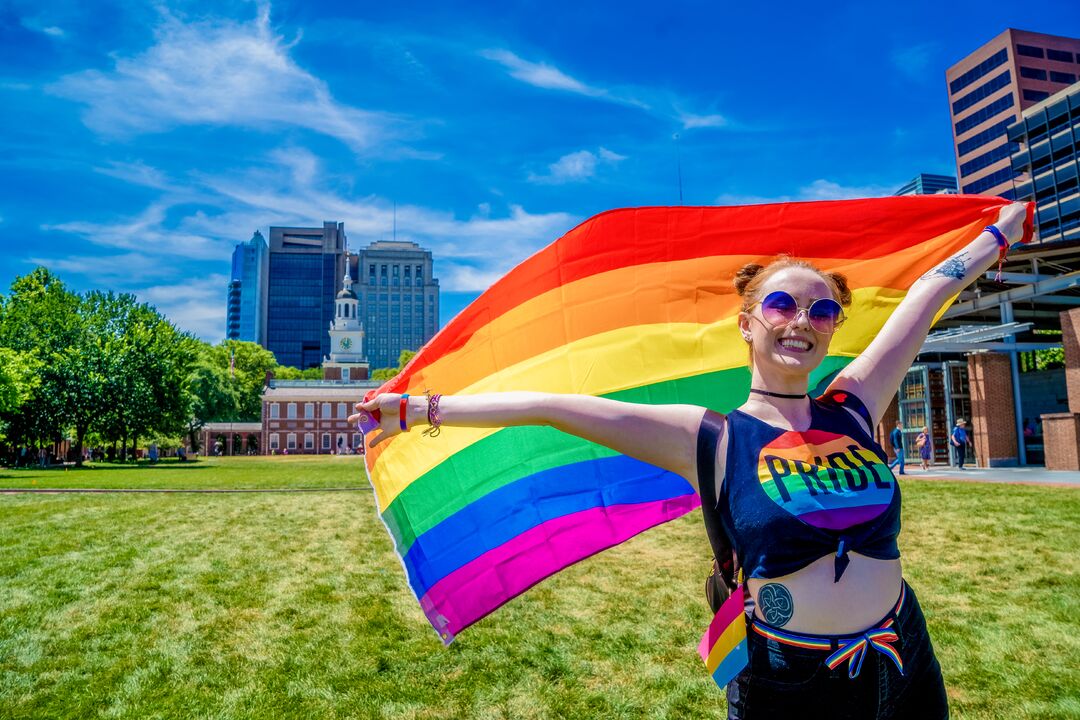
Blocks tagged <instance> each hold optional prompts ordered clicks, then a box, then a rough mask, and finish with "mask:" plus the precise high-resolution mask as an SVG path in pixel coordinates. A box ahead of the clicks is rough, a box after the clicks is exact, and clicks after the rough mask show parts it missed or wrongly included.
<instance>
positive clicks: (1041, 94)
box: [1024, 90, 1050, 102]
mask: <svg viewBox="0 0 1080 720" xmlns="http://www.w3.org/2000/svg"><path fill="white" fill-rule="evenodd" d="M1048 97H1050V93H1048V92H1045V91H1043V90H1025V91H1024V99H1025V100H1030V101H1031V102H1039V101H1040V100H1045V99H1046V98H1048Z"/></svg>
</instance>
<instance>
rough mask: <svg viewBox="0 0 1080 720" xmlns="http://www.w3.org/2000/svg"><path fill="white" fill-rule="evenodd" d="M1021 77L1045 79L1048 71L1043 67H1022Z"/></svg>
mask: <svg viewBox="0 0 1080 720" xmlns="http://www.w3.org/2000/svg"><path fill="white" fill-rule="evenodd" d="M1020 77H1022V78H1027V79H1028V80H1045V79H1046V71H1045V70H1042V69H1041V68H1029V67H1023V66H1021V67H1020Z"/></svg>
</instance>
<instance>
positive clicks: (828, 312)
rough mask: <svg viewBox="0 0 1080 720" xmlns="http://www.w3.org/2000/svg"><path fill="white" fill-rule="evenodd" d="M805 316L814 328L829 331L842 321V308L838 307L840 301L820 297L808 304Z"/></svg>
mask: <svg viewBox="0 0 1080 720" xmlns="http://www.w3.org/2000/svg"><path fill="white" fill-rule="evenodd" d="M807 316H808V317H809V318H810V325H811V327H813V328H814V329H815V330H817V331H818V332H822V333H831V332H833V331H834V330H836V328H837V326H838V325H840V323H841V322H843V320H842V318H843V317H844V310H843V308H841V307H840V303H838V302H836V301H835V300H830V299H829V298H821V299H820V300H815V301H814V302H812V303H811V304H810V310H809V311H808V312H807Z"/></svg>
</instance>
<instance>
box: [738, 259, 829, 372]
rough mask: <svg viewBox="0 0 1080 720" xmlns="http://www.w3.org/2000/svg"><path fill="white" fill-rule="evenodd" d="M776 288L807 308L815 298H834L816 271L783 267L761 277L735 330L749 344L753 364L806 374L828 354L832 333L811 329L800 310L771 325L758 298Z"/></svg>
mask: <svg viewBox="0 0 1080 720" xmlns="http://www.w3.org/2000/svg"><path fill="white" fill-rule="evenodd" d="M777 290H783V291H784V292H786V293H788V294H789V295H791V296H792V297H793V298H795V302H796V304H798V306H799V307H800V308H809V307H810V304H811V303H812V302H814V301H815V300H817V299H818V298H832V299H834V300H835V297H833V293H832V290H831V289H830V288H829V285H828V284H827V283H826V282H825V280H824V279H823V278H822V277H821V276H820V275H818V274H817V273H816V272H814V271H812V270H807V269H806V268H800V267H792V268H784V269H783V270H780V271H778V272H776V273H774V274H773V275H771V276H769V277H768V278H767V279H766V280H765V282H764V283H763V284H762V286H761V288H759V291H758V293H757V298H756V300H757V301H758V302H756V303H755V304H754V305H753V306H752V307H751V308H750V310H749V311H747V312H743V313H741V314H740V315H739V329H740V330H741V331H742V334H743V337H744V338H745V339H747V340H749V341H750V343H751V344H752V346H753V348H752V352H753V357H754V365H755V366H757V367H760V368H762V369H764V368H766V367H769V368H772V369H774V370H780V371H782V372H784V373H800V374H801V373H807V374H808V373H809V372H810V371H811V370H813V369H814V368H816V367H817V366H818V365H819V364H821V361H822V360H823V359H824V358H825V355H826V354H827V353H828V351H829V341H830V340H831V339H832V333H820V332H818V331H817V330H815V329H814V328H813V327H812V326H811V325H810V319H809V318H808V317H807V313H806V312H803V311H799V312H798V314H797V315H796V316H795V319H794V320H792V321H791V322H789V323H787V324H783V325H778V326H776V327H773V326H772V325H771V324H770V323H769V322H768V321H767V320H765V318H764V317H763V316H762V314H761V303H760V301H761V300H762V299H763V298H765V297H767V296H768V295H769V293H771V292H775V291H777Z"/></svg>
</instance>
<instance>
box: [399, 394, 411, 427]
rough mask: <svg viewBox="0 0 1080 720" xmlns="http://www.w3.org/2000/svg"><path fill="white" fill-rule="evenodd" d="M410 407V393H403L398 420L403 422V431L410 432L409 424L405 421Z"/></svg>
mask: <svg viewBox="0 0 1080 720" xmlns="http://www.w3.org/2000/svg"><path fill="white" fill-rule="evenodd" d="M408 409H409V394H408V393H402V394H401V405H400V406H399V407H398V422H399V423H400V424H401V432H409V425H408V424H407V423H406V422H405V412H406V411H407V410H408Z"/></svg>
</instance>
